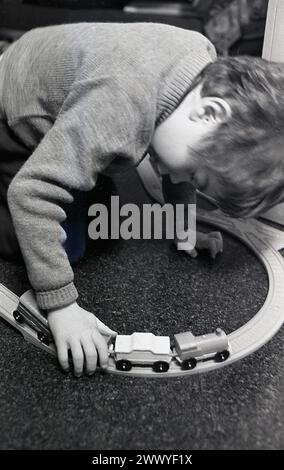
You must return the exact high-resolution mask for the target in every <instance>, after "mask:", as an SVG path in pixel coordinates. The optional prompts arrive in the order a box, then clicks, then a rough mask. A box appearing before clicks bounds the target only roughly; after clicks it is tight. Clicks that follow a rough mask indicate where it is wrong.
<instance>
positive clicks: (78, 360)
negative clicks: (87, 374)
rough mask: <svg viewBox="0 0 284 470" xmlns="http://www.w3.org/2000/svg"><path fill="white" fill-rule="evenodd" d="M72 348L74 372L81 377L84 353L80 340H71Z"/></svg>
mask: <svg viewBox="0 0 284 470" xmlns="http://www.w3.org/2000/svg"><path fill="white" fill-rule="evenodd" d="M70 349H71V353H72V359H73V365H74V374H75V375H76V376H77V377H79V376H80V375H82V372H83V365H84V354H83V350H82V346H81V343H80V341H79V340H73V341H70Z"/></svg>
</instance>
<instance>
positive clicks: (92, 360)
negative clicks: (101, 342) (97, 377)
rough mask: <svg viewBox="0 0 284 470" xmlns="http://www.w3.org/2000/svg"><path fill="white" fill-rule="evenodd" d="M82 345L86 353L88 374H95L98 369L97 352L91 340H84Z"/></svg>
mask: <svg viewBox="0 0 284 470" xmlns="http://www.w3.org/2000/svg"><path fill="white" fill-rule="evenodd" d="M81 345H82V348H83V351H84V355H85V360H86V373H87V374H93V373H94V372H95V370H96V367H97V359H98V355H97V350H96V347H95V345H94V343H93V341H92V339H91V337H90V338H88V339H84V340H82V341H81Z"/></svg>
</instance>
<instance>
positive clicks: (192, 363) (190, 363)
mask: <svg viewBox="0 0 284 470" xmlns="http://www.w3.org/2000/svg"><path fill="white" fill-rule="evenodd" d="M196 365H197V360H196V359H195V358H194V357H191V358H190V359H185V360H184V361H183V362H182V363H181V368H182V370H191V369H194V368H195V367H196Z"/></svg>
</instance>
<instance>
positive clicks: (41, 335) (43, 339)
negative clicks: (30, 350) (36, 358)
mask: <svg viewBox="0 0 284 470" xmlns="http://www.w3.org/2000/svg"><path fill="white" fill-rule="evenodd" d="M37 337H38V339H39V341H40V342H41V343H43V344H46V346H49V345H50V341H49V339H48V337H47V336H46V335H45V334H44V333H42V332H41V331H39V332H38V334H37Z"/></svg>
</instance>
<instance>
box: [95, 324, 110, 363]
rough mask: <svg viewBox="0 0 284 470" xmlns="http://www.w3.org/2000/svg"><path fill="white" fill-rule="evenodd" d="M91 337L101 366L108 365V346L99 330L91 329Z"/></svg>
mask: <svg viewBox="0 0 284 470" xmlns="http://www.w3.org/2000/svg"><path fill="white" fill-rule="evenodd" d="M92 339H93V341H94V345H95V346H96V348H97V351H98V355H99V358H100V366H101V367H102V368H106V367H107V366H108V347H107V343H106V341H105V340H104V338H103V337H102V335H101V334H100V332H99V331H96V330H95V331H93V333H92Z"/></svg>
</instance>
